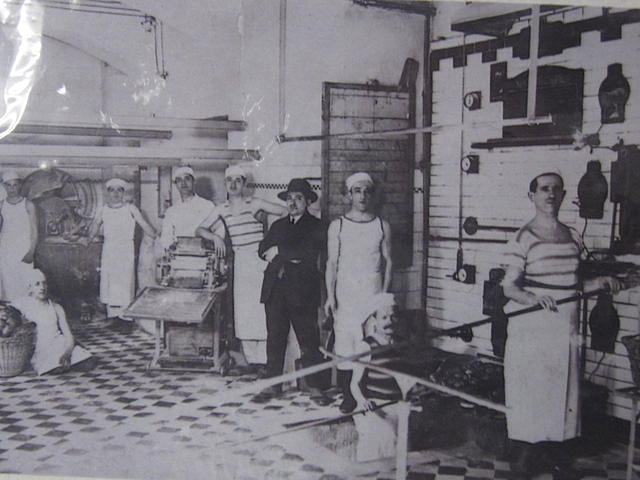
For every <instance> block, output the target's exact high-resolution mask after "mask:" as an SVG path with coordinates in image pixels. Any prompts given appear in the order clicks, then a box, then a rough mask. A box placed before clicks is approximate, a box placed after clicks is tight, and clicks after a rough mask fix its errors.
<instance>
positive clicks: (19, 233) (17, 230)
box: [0, 198, 33, 301]
mask: <svg viewBox="0 0 640 480" xmlns="http://www.w3.org/2000/svg"><path fill="white" fill-rule="evenodd" d="M26 205H27V202H26V200H25V199H24V198H23V199H22V200H20V201H19V202H18V203H16V204H15V205H12V204H11V203H9V202H7V201H6V200H4V201H3V202H2V207H1V208H0V214H1V215H2V218H3V220H4V222H3V224H2V231H1V232H0V295H1V298H2V299H3V300H9V301H12V300H15V299H17V298H20V297H23V296H25V295H27V294H28V293H29V289H28V284H27V281H26V277H27V276H26V272H28V271H29V270H32V269H33V264H31V263H24V262H23V261H22V259H23V258H24V256H25V255H26V253H27V252H28V251H29V247H30V245H31V225H30V221H29V213H28V212H27V207H26Z"/></svg>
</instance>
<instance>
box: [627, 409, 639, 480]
mask: <svg viewBox="0 0 640 480" xmlns="http://www.w3.org/2000/svg"><path fill="white" fill-rule="evenodd" d="M637 421H638V399H636V398H635V397H634V398H632V399H631V419H630V425H629V450H628V451H627V476H626V479H627V480H632V478H633V456H634V453H635V449H636V424H637Z"/></svg>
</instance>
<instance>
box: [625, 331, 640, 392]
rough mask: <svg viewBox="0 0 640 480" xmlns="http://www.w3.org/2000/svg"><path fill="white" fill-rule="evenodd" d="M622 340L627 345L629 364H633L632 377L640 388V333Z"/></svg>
mask: <svg viewBox="0 0 640 480" xmlns="http://www.w3.org/2000/svg"><path fill="white" fill-rule="evenodd" d="M620 341H621V342H622V343H623V344H624V346H625V347H627V354H628V356H629V364H630V365H631V377H632V378H633V381H634V383H635V384H636V388H640V335H627V336H626V337H622V338H621V339H620Z"/></svg>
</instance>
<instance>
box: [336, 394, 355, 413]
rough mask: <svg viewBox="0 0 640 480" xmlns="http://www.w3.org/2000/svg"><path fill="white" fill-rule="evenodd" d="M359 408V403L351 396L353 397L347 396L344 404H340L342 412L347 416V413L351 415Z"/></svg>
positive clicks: (343, 400) (343, 401)
mask: <svg viewBox="0 0 640 480" xmlns="http://www.w3.org/2000/svg"><path fill="white" fill-rule="evenodd" d="M357 406H358V403H357V402H356V401H355V399H354V398H353V397H352V396H351V395H348V396H347V395H345V396H344V398H343V399H342V403H341V404H340V407H338V408H340V412H342V413H344V414H347V413H351V412H353V411H354V410H355V409H356V407H357Z"/></svg>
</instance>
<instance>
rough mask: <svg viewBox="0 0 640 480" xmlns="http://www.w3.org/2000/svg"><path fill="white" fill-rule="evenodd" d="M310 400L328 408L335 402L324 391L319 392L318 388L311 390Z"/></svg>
mask: <svg viewBox="0 0 640 480" xmlns="http://www.w3.org/2000/svg"><path fill="white" fill-rule="evenodd" d="M309 398H310V399H311V401H312V402H313V403H315V404H316V405H318V406H320V407H326V406H327V405H329V404H330V403H331V402H333V399H332V398H331V397H329V396H327V395H326V394H325V393H324V392H323V391H322V390H319V389H317V388H313V389H311V391H310V392H309Z"/></svg>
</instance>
